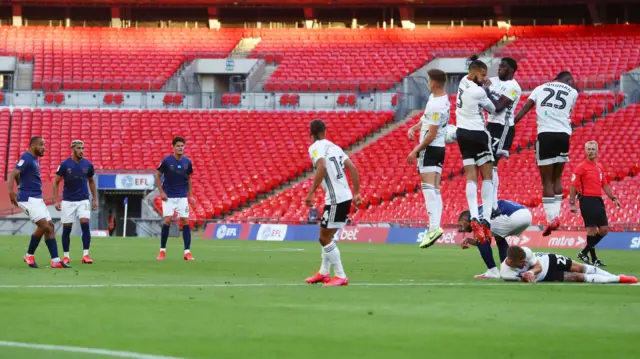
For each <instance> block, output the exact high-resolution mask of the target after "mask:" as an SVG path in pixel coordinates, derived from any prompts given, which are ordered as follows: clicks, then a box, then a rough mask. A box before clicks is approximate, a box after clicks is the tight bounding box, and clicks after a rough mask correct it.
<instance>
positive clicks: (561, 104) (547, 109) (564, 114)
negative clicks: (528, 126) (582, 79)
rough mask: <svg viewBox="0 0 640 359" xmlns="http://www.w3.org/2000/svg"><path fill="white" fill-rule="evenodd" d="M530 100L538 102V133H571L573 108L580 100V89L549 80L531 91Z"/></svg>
mask: <svg viewBox="0 0 640 359" xmlns="http://www.w3.org/2000/svg"><path fill="white" fill-rule="evenodd" d="M529 100H531V101H534V102H535V103H536V115H537V117H538V120H537V121H538V134H540V133H542V132H564V133H566V134H568V135H570V134H571V132H572V131H571V110H573V106H575V104H576V101H577V100H578V91H576V89H574V88H573V87H571V86H569V85H567V84H564V83H562V82H557V81H553V82H547V83H546V84H544V85H540V86H538V87H536V88H535V90H533V92H531V95H530V96H529Z"/></svg>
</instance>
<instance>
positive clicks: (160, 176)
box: [155, 171, 169, 201]
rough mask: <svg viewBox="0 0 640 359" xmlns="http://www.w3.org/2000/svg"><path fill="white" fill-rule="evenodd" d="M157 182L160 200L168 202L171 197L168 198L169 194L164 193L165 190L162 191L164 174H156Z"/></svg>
mask: <svg viewBox="0 0 640 359" xmlns="http://www.w3.org/2000/svg"><path fill="white" fill-rule="evenodd" d="M155 180H156V187H158V192H160V198H162V200H163V201H166V200H168V199H169V197H167V194H166V193H164V190H163V189H162V173H160V171H157V172H156V175H155Z"/></svg>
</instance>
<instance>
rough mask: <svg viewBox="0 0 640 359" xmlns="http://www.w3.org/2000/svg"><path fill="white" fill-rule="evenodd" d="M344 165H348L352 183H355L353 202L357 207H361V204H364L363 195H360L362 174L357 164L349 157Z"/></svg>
mask: <svg viewBox="0 0 640 359" xmlns="http://www.w3.org/2000/svg"><path fill="white" fill-rule="evenodd" d="M344 166H345V167H346V169H347V171H349V176H350V177H351V184H352V185H353V192H354V195H353V203H354V204H355V206H356V207H360V204H362V196H360V175H359V174H358V168H356V165H354V164H353V162H352V161H351V159H349V158H347V160H346V161H344Z"/></svg>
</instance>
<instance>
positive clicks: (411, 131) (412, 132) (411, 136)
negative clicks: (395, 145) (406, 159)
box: [407, 120, 422, 141]
mask: <svg viewBox="0 0 640 359" xmlns="http://www.w3.org/2000/svg"><path fill="white" fill-rule="evenodd" d="M420 126H422V121H421V120H420V121H418V123H416V124H415V125H413V126H411V128H409V131H408V132H407V137H409V139H410V140H411V141H415V140H416V131H418V130H419V129H420Z"/></svg>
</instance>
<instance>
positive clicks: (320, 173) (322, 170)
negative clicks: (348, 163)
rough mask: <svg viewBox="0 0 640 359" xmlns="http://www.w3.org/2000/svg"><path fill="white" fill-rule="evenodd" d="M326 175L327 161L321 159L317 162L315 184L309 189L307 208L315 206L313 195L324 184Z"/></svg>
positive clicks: (306, 201) (306, 200)
mask: <svg viewBox="0 0 640 359" xmlns="http://www.w3.org/2000/svg"><path fill="white" fill-rule="evenodd" d="M326 174H327V167H326V161H325V159H324V158H320V159H318V160H317V161H316V172H315V175H314V176H313V184H312V185H311V188H310V189H309V194H308V195H307V198H306V199H305V203H306V205H307V206H309V207H311V206H313V194H314V193H315V191H316V189H318V187H319V186H320V185H321V184H322V180H324V176H325V175H326ZM358 185H359V184H358Z"/></svg>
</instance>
